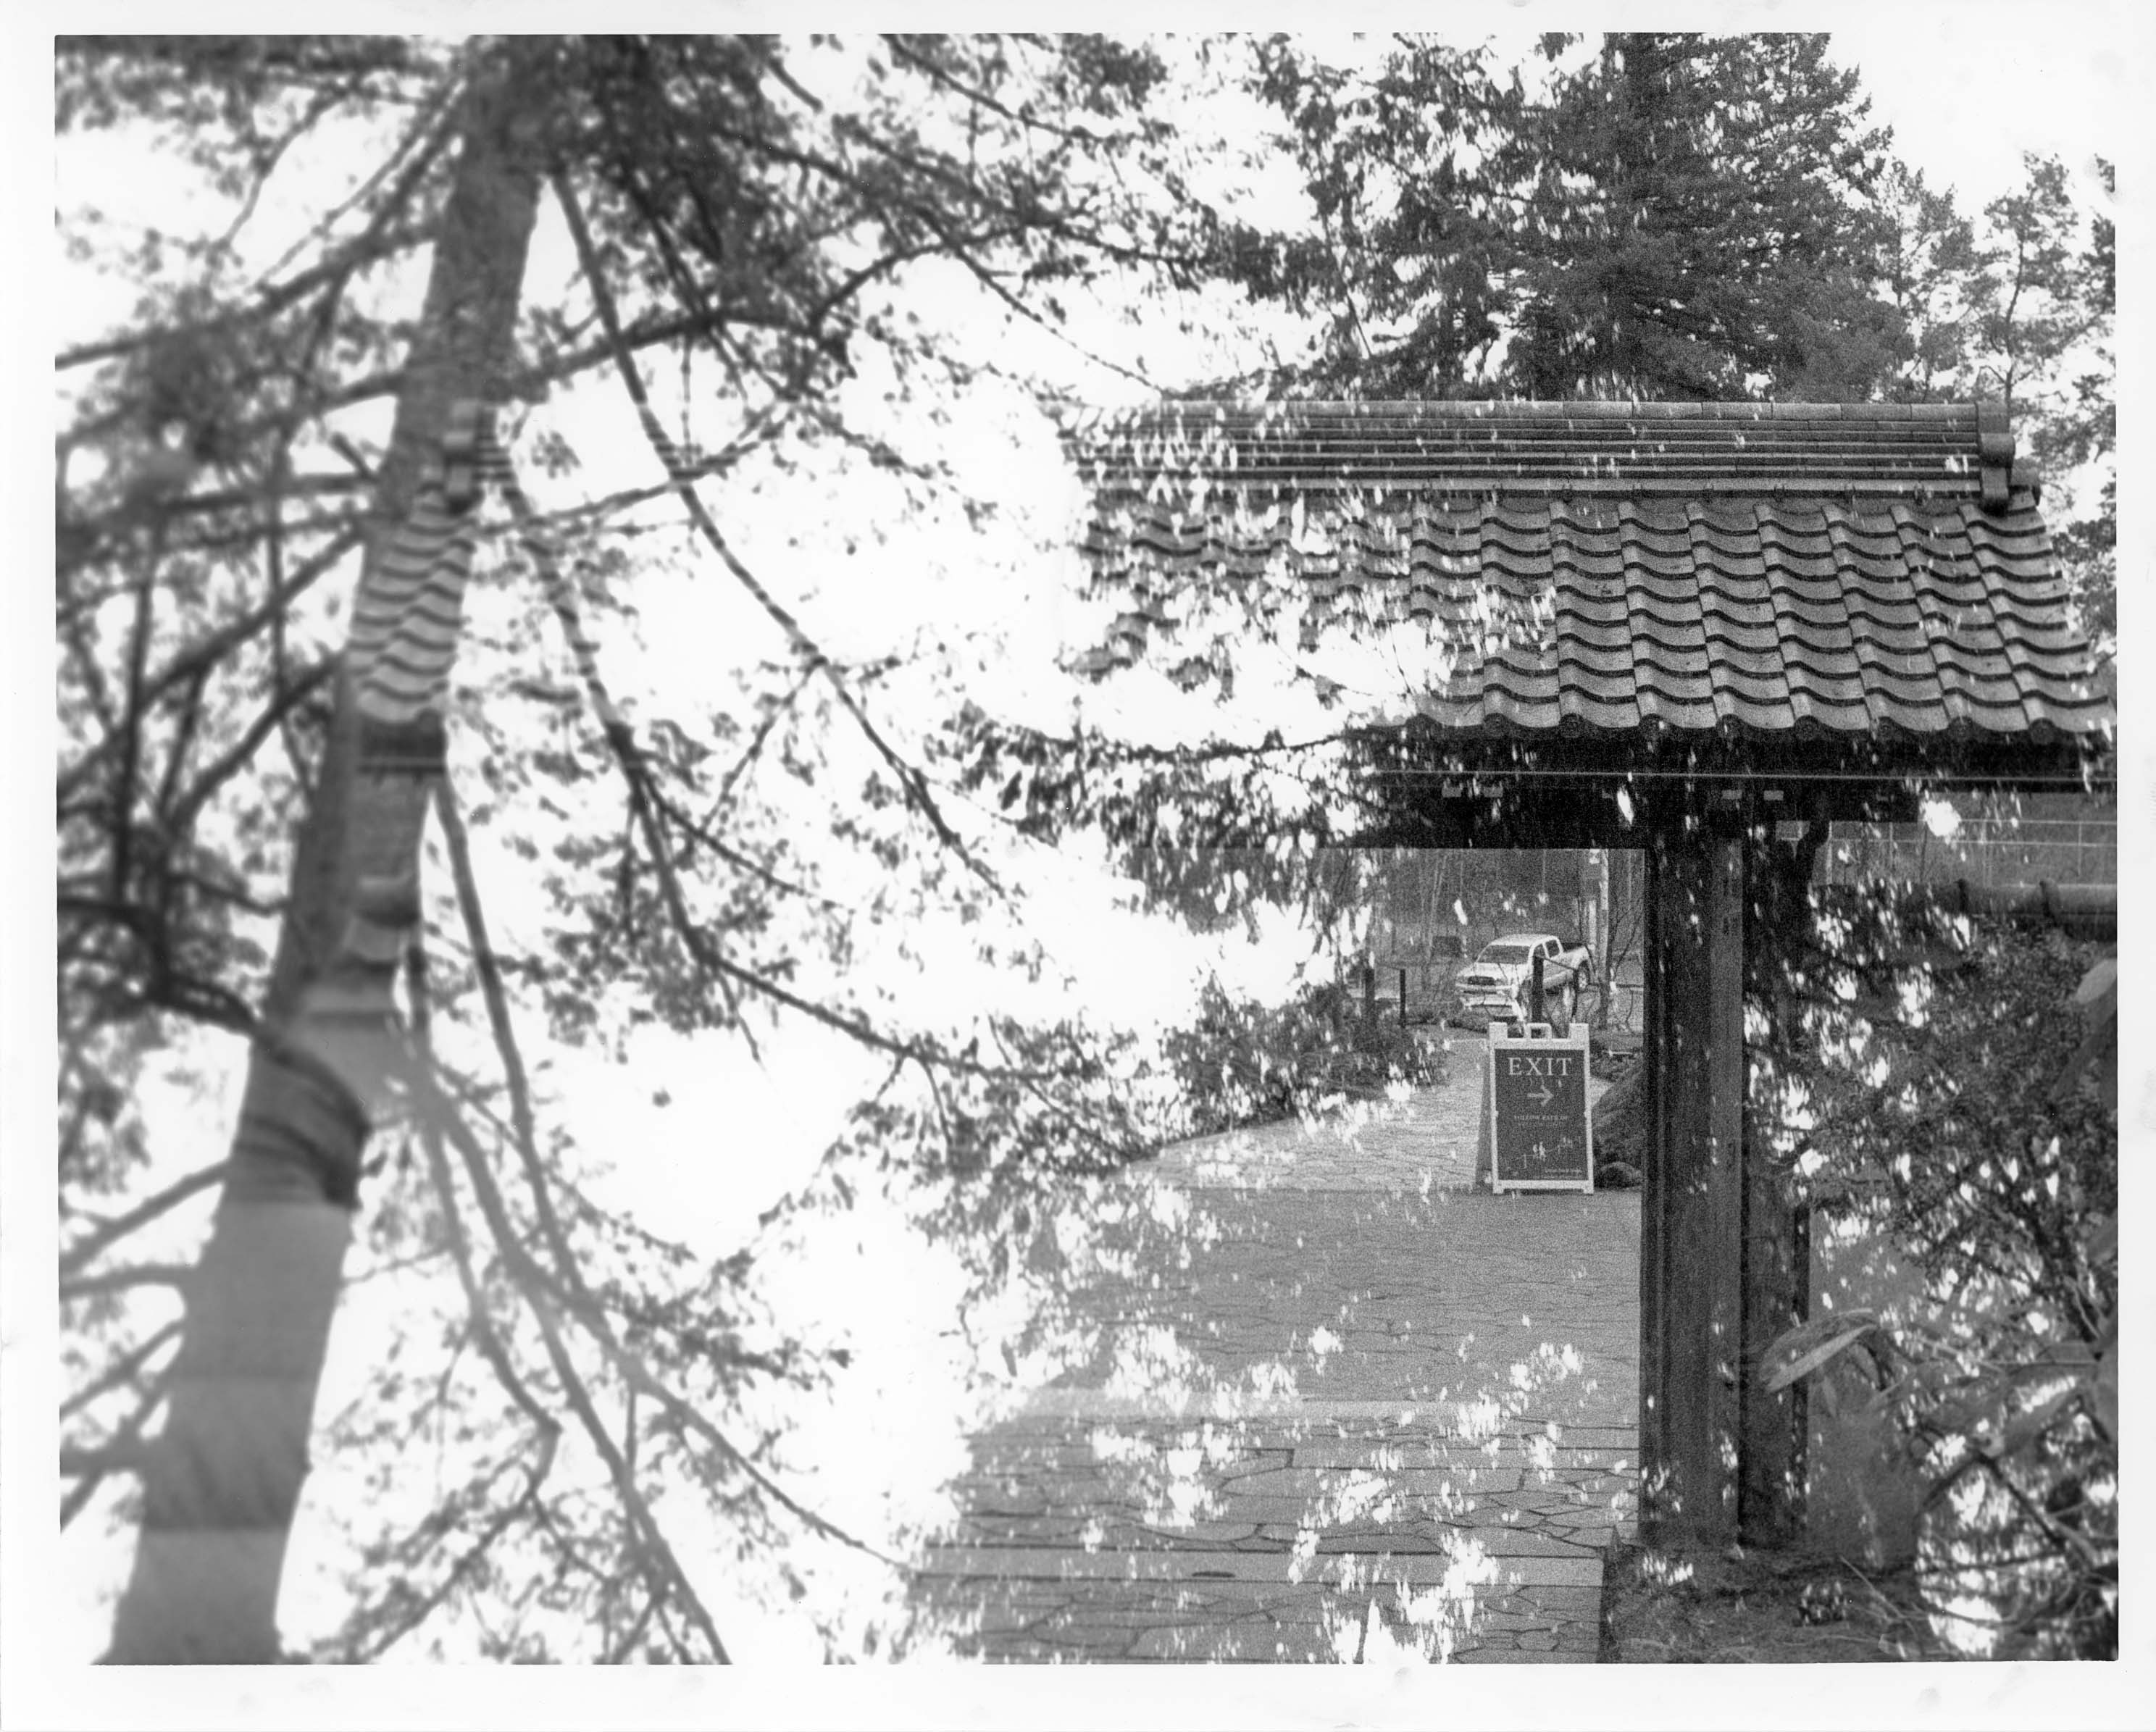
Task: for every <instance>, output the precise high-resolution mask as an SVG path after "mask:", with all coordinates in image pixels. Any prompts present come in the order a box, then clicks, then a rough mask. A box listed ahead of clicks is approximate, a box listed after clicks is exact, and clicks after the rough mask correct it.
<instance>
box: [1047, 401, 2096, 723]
mask: <svg viewBox="0 0 2156 1732" xmlns="http://www.w3.org/2000/svg"><path fill="white" fill-rule="evenodd" d="M1066 438H1067V440H1068V443H1069V444H1070V448H1071V450H1072V453H1073V454H1074V456H1075V458H1076V459H1077V460H1078V463H1079V465H1080V468H1081V472H1082V473H1083V474H1084V475H1085V477H1086V480H1087V482H1088V484H1090V485H1091V488H1092V490H1093V502H1094V510H1093V515H1092V518H1091V523H1090V525H1089V526H1088V530H1087V532H1086V539H1085V541H1084V544H1083V552H1084V554H1085V556H1086V560H1087V561H1088V563H1089V565H1090V566H1091V573H1092V579H1093V583H1094V586H1095V589H1096V592H1097V593H1099V594H1102V595H1105V596H1108V597H1113V598H1115V600H1116V602H1117V604H1118V605H1119V606H1120V607H1122V613H1121V616H1120V617H1118V619H1117V620H1116V625H1115V628H1114V629H1113V631H1112V633H1111V640H1110V642H1109V643H1107V644H1106V645H1105V646H1103V647H1102V648H1099V649H1097V650H1096V651H1095V652H1093V653H1091V655H1090V656H1089V657H1088V658H1086V663H1085V666H1086V669H1087V670H1088V671H1091V672H1093V673H1096V674H1105V673H1106V672H1109V671H1111V670H1112V669H1115V668H1116V667H1119V666H1127V665H1130V664H1132V663H1135V662H1137V661H1140V660H1144V661H1147V662H1148V663H1151V664H1158V665H1159V666H1161V667H1163V668H1164V669H1168V670H1169V671H1171V672H1172V673H1173V674H1174V675H1175V677H1176V678H1177V679H1178V682H1179V683H1181V684H1184V685H1185V686H1187V687H1195V686H1199V685H1202V684H1204V682H1205V681H1206V680H1208V679H1222V678H1225V679H1232V678H1233V669H1232V666H1231V665H1229V663H1230V662H1231V660H1232V656H1233V647H1232V644H1229V643H1225V642H1224V640H1222V639H1220V638H1217V637H1216V638H1214V641H1213V642H1212V643H1209V644H1208V643H1201V642H1199V641H1196V640H1197V638H1199V637H1200V636H1201V635H1202V633H1199V632H1197V631H1195V630H1193V631H1191V632H1189V633H1183V632H1182V631H1181V630H1180V629H1179V628H1183V627H1184V626H1186V625H1191V624H1192V623H1193V622H1194V621H1195V620H1196V619H1197V618H1198V617H1199V616H1201V615H1204V616H1207V617H1210V618H1213V619H1217V618H1218V617H1219V615H1218V613H1217V612H1212V613H1209V611H1208V610H1209V608H1212V607H1214V605H1215V604H1217V603H1219V602H1223V601H1225V600H1227V599H1228V598H1229V597H1236V598H1239V599H1240V601H1241V602H1243V603H1244V604H1245V605H1246V606H1248V605H1250V603H1251V602H1253V600H1254V598H1255V597H1257V596H1258V595H1259V594H1260V591H1261V590H1262V591H1265V592H1270V594H1271V595H1272V596H1273V597H1275V599H1274V600H1273V601H1272V602H1270V603H1267V604H1266V605H1265V612H1273V611H1274V609H1275V608H1276V607H1278V606H1279V605H1280V602H1281V598H1285V601H1286V605H1287V606H1288V607H1290V608H1291V609H1292V608H1293V607H1294V606H1295V605H1296V602H1297V601H1299V602H1300V605H1301V642H1302V643H1303V645H1304V647H1305V648H1315V647H1316V646H1317V644H1318V643H1319V642H1320V641H1321V640H1322V638H1324V637H1325V635H1326V633H1327V632H1328V630H1330V629H1332V628H1338V627H1345V628H1347V629H1349V630H1350V631H1351V632H1359V633H1363V634H1364V635H1365V636H1368V635H1372V634H1378V633H1382V634H1383V635H1384V636H1385V638H1386V641H1387V643H1388V644H1389V645H1394V646H1397V645H1399V644H1401V643H1406V644H1408V645H1409V646H1410V648H1411V649H1412V647H1413V646H1414V645H1415V644H1417V643H1422V642H1424V641H1425V640H1426V643H1427V662H1426V664H1424V663H1423V657H1422V655H1421V653H1420V652H1419V651H1414V652H1413V653H1411V655H1410V657H1409V663H1408V665H1409V666H1411V667H1413V668H1414V669H1415V671H1414V674H1412V676H1411V677H1412V679H1413V683H1414V686H1415V688H1416V689H1414V691H1413V692H1412V693H1410V694H1404V697H1406V698H1407V699H1409V701H1411V703H1412V706H1413V709H1414V711H1416V712H1418V713H1419V715H1421V716H1422V717H1423V718H1424V720H1426V721H1427V722H1428V723H1430V724H1433V725H1435V726H1436V727H1437V728H1438V729H1440V730H1443V731H1445V732H1447V733H1458V734H1473V735H1500V734H1512V735H1522V734H1524V735H1552V734H1555V735H1602V736H1609V735H1620V734H1628V733H1635V732H1638V731H1640V730H1647V731H1650V732H1659V730H1663V729H1667V730H1676V731H1677V732H1678V733H1679V734H1681V735H1692V736H1695V737H1697V735H1700V734H1702V733H1705V732H1719V733H1722V734H1735V735H1740V736H1745V737H1753V738H1755V739H1757V738H1758V737H1759V736H1772V737H1776V738H1780V739H1784V740H1804V739H1807V738H1820V737H1827V738H1833V737H1840V738H1843V739H1845V740H1846V739H1851V738H1854V737H1856V736H1859V735H1871V736H1872V737H1874V738H1884V739H1893V738H1897V737H1907V736H1918V737H1925V736H1936V737H1939V738H1943V739H1955V738H1962V737H1970V736H1974V737H1979V738H1983V739H1987V740H1992V741H1994V742H2000V743H2004V742H2005V741H2007V740H2010V739H2012V738H2014V737H2015V736H2030V737H2033V738H2035V739H2036V740H2049V741H2056V740H2059V739H2060V738H2061V736H2071V735H2092V734H2095V733H2097V732H2098V731H2100V730H2102V728H2103V727H2104V726H2105V725H2107V723H2108V721H2109V719H2110V714H2111V711H2110V706H2109V705H2108V703H2107V701H2106V699H2105V698H2104V696H2103V694H2102V693H2101V692H2100V691H2099V690H2098V689H2097V687H2096V685H2095V683H2094V681H2093V679H2092V658H2091V655H2090V651H2089V647H2088V644H2087V641H2086V639H2085V638H2083V636H2082V634H2081V633H2079V632H2077V631H2076V630H2075V629H2074V628H2073V627H2072V626H2071V624H2070V623H2069V620H2068V617H2067V612H2066V597H2067V591H2066V583H2065V582H2064V581H2063V579H2062V578H2061V576H2060V575H2059V573H2058V571H2057V568H2056V562H2055V561H2054V560H2053V558H2052V555H2051V543H2050V540H2049V537H2048V536H2047V535H2046V531H2045V528H2044V524H2043V521H2042V520H2041V518H2040V516H2039V515H2038V514H2037V510H2036V503H2035V494H2034V491H2033V490H2032V489H2030V487H2028V486H2027V485H2026V484H2025V482H2020V481H2017V479H2016V478H2015V476H2014V474H2013V469H2012V457H2013V447H2012V442H2011V439H2010V436H2009V435H2008V434H2007V433H2006V430H2005V426H2004V423H2003V418H1999V416H1998V414H1997V412H1995V411H1990V410H1982V411H1980V410H1979V409H1978V408H1976V407H1969V406H1965V405H1920V406H1909V405H1897V406H1886V405H1858V406H1845V405H1809V404H1806V405H1788V404H1777V405H1765V404H1695V403H1685V404H1668V403H1566V404H1550V403H1415V404H1409V403H1348V404H1336V403H1286V404H1278V405H1268V406H1264V407H1255V408H1254V407H1235V406H1229V405H1224V404H1210V403H1185V404H1179V405H1173V406H1169V407H1163V408H1158V409H1150V410H1145V411H1139V412H1134V413H1123V414H1120V415H1113V416H1108V415H1102V416H1096V417H1094V418H1091V419H1089V420H1086V421H1084V422H1081V423H1073V424H1072V425H1071V426H1070V428H1068V429H1067V431H1066ZM1403 633H1405V636H1404V637H1403ZM1224 658H1227V659H1225V660H1224Z"/></svg>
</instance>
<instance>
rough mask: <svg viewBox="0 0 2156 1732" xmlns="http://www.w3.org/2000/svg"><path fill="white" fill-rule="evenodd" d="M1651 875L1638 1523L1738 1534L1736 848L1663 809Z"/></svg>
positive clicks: (1730, 836)
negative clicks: (1648, 1122)
mask: <svg viewBox="0 0 2156 1732" xmlns="http://www.w3.org/2000/svg"><path fill="white" fill-rule="evenodd" d="M1653 822H1654V826H1655V835H1654V839H1653V842H1652V843H1651V844H1650V855H1649V867H1648V907H1649V928H1648V946H1647V952H1648V953H1647V966H1648V1004H1647V1022H1648V1029H1649V1034H1648V1040H1647V1053H1646V1058H1647V1063H1648V1065H1649V1076H1648V1096H1649V1099H1648V1109H1649V1113H1650V1124H1649V1127H1648V1137H1647V1149H1646V1160H1647V1166H1646V1170H1645V1173H1644V1175H1643V1178H1644V1181H1645V1189H1644V1194H1643V1196H1642V1197H1641V1202H1640V1214H1641V1222H1642V1242H1641V1258H1640V1408H1641V1412H1640V1465H1641V1468H1642V1480H1643V1483H1642V1487H1641V1494H1642V1509H1641V1518H1642V1527H1643V1530H1644V1531H1645V1535H1646V1537H1647V1538H1648V1539H1649V1540H1650V1542H1653V1543H1657V1544H1666V1543H1672V1542H1674V1543H1686V1544H1718V1543H1722V1542H1725V1541H1727V1540H1732V1539H1734V1538H1735V1537H1736V1535H1737V1524H1738V1463H1739V1460H1740V1455H1739V1450H1740V1437H1741V1423H1740V1421H1741V1410H1740V1405H1739V1389H1738V1380H1739V1369H1740V1366H1741V1363H1742V1355H1743V1222H1744V1197H1743V1158H1742V1157H1743V1125H1744V847H1743V839H1742V838H1741V836H1740V835H1738V834H1736V833H1727V834H1725V833H1720V832H1717V831H1712V830H1709V829H1707V828H1703V827H1702V823H1701V822H1700V821H1694V822H1692V824H1691V827H1690V828H1687V827H1686V818H1685V817H1684V816H1683V815H1682V814H1681V813H1679V812H1672V811H1671V810H1670V809H1669V808H1667V807H1664V808H1663V809H1661V810H1660V811H1658V812H1656V813H1655V816H1654V819H1653Z"/></svg>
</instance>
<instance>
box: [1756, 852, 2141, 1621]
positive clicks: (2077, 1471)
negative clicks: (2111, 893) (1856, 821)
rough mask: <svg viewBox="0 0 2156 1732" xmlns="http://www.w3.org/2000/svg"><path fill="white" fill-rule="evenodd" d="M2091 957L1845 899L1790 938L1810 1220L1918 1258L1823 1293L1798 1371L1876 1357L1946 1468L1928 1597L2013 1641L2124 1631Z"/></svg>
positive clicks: (1936, 1469) (2112, 1152)
mask: <svg viewBox="0 0 2156 1732" xmlns="http://www.w3.org/2000/svg"><path fill="white" fill-rule="evenodd" d="M2095 961H2096V957H2095V953H2094V947H2093V946H2091V945H2087V944H2084V943H2075V942H2071V941H2069V940H2066V939H2064V938H2063V937H2061V936H2060V935H2057V934H2051V935H2039V936H2030V935H2025V934H2020V933H2017V932H2015V931H2014V930H2011V929H2005V928H2002V929H1996V930H1983V929H1975V928H1972V927H1971V926H1970V925H1969V923H1968V922H1967V921H1965V920H1958V919H1957V920H1945V919H1942V918H1941V917H1939V916H1938V915H1933V914H1929V913H1927V912H1925V911H1924V910H1922V908H1921V907H1904V906H1901V905H1898V904H1897V901H1896V900H1895V899H1893V898H1892V897H1891V896H1888V895H1886V894H1879V893H1874V894H1867V895H1865V896H1863V897H1861V898H1859V897H1850V898H1845V899H1841V900H1840V902H1839V903H1837V904H1834V905H1831V906H1830V907H1828V908H1826V909H1825V910H1822V911H1821V914H1820V920H1819V925H1818V930H1817V933H1816V934H1815V939H1814V943H1813V946H1812V948H1811V949H1810V950H1809V953H1808V954H1804V955H1800V956H1796V957H1794V958H1793V975H1792V978H1793V981H1794V983H1795V986H1796V990H1797V996H1798V999H1799V1004H1800V1006H1801V1010H1800V1017H1799V1020H1800V1023H1801V1027H1802V1029H1803V1034H1802V1038H1801V1041H1800V1042H1799V1043H1798V1044H1797V1045H1796V1046H1795V1047H1794V1048H1793V1049H1792V1048H1784V1049H1783V1050H1782V1053H1781V1061H1782V1062H1781V1063H1779V1065H1778V1066H1777V1068H1776V1069H1775V1071H1774V1075H1773V1078H1772V1079H1771V1081H1770V1082H1769V1083H1768V1084H1767V1086H1768V1088H1769V1089H1773V1090H1774V1091H1777V1092H1779V1091H1784V1090H1790V1091H1793V1093H1792V1095H1791V1097H1790V1098H1792V1099H1794V1101H1795V1102H1796V1103H1798V1104H1797V1106H1796V1109H1795V1110H1794V1113H1793V1114H1792V1115H1791V1116H1790V1118H1789V1121H1788V1124H1789V1126H1790V1127H1791V1128H1790V1129H1789V1131H1788V1134H1787V1135H1785V1136H1784V1138H1783V1143H1784V1147H1783V1150H1782V1154H1783V1156H1784V1158H1785V1159H1789V1161H1792V1163H1793V1167H1792V1176H1793V1181H1794V1184H1795V1186H1796V1189H1797V1194H1798V1195H1799V1196H1800V1197H1803V1198H1804V1201H1805V1202H1808V1203H1809V1205H1810V1207H1812V1209H1813V1210H1814V1212H1815V1216H1816V1217H1817V1218H1818V1222H1819V1226H1818V1227H1816V1228H1815V1231H1819V1232H1834V1231H1837V1230H1839V1231H1842V1232H1854V1233H1856V1234H1859V1235H1864V1236H1869V1237H1871V1238H1874V1239H1876V1241H1878V1242H1880V1243H1886V1244H1891V1245H1892V1248H1894V1251H1895V1253H1897V1255H1898V1256H1899V1257H1901V1258H1905V1259H1906V1260H1907V1263H1909V1265H1910V1266H1911V1267H1912V1268H1913V1269H1914V1270H1915V1271H1917V1275H1918V1277H1919V1279H1918V1282H1917V1290H1916V1291H1915V1292H1914V1293H1913V1294H1912V1295H1910V1296H1909V1297H1907V1299H1902V1300H1900V1301H1897V1303H1895V1304H1891V1305H1889V1306H1887V1307H1886V1308H1885V1309H1884V1310H1883V1311H1882V1310H1881V1309H1878V1308H1876V1307H1875V1308H1868V1309H1861V1310H1856V1311H1852V1310H1850V1309H1847V1308H1840V1309H1820V1310H1819V1311H1817V1312H1815V1315H1814V1317H1813V1318H1812V1319H1811V1321H1810V1323H1809V1325H1806V1326H1805V1327H1804V1329H1802V1330H1798V1331H1796V1332H1794V1335H1792V1336H1791V1337H1789V1338H1787V1339H1786V1340H1784V1342H1782V1343H1779V1344H1778V1345H1777V1348H1776V1350H1774V1353H1773V1354H1772V1355H1770V1357H1773V1358H1774V1359H1775V1360H1777V1362H1778V1363H1779V1364H1780V1365H1781V1366H1783V1370H1782V1371H1781V1373H1780V1377H1779V1381H1785V1382H1786V1381H1795V1380H1796V1379H1797V1378H1799V1377H1800V1376H1806V1375H1809V1374H1810V1373H1812V1372H1815V1371H1818V1370H1820V1368H1822V1367H1823V1366H1825V1365H1826V1364H1827V1363H1829V1362H1830V1360H1831V1359H1832V1358H1833V1357H1834V1356H1835V1355H1838V1354H1841V1353H1856V1354H1859V1355H1862V1356H1863V1357H1864V1358H1865V1359H1866V1360H1867V1361H1868V1363H1869V1365H1870V1367H1871V1371H1872V1375H1873V1383H1874V1387H1875V1389H1876V1395H1875V1396H1873V1397H1872V1401H1873V1403H1874V1405H1875V1407H1877V1408H1878V1409H1879V1410H1881V1411H1882V1412H1886V1413H1887V1414H1888V1415H1890V1416H1891V1417H1892V1421H1893V1422H1894V1424H1895V1427H1897V1431H1898V1432H1899V1434H1900V1435H1901V1437H1902V1439H1903V1440H1904V1444H1905V1447H1906V1449H1907V1454H1908V1458H1909V1468H1910V1471H1912V1472H1913V1473H1916V1474H1917V1475H1918V1476H1919V1477H1920V1478H1921V1479H1922V1482H1923V1483H1924V1484H1925V1485H1926V1487H1927V1490H1926V1494H1925V1497H1924V1501H1923V1508H1924V1529H1923V1533H1922V1552H1921V1555H1920V1562H1921V1565H1922V1569H1923V1571H1924V1580H1925V1585H1926V1588H1927V1592H1928V1596H1929V1598H1930V1600H1931V1602H1932V1603H1933V1605H1934V1606H1935V1607H1937V1608H1938V1611H1939V1612H1940V1614H1941V1615H1942V1616H1943V1617H1948V1618H1951V1617H1967V1616H1968V1615H1969V1613H1968V1608H1967V1606H1966V1604H1965V1603H1964V1602H1965V1601H1967V1600H1968V1599H1969V1598H1970V1597H1971V1596H1974V1598H1975V1599H1976V1600H1977V1601H1979V1603H1981V1604H1983V1605H1985V1606H1989V1607H1990V1608H1991V1611H1990V1612H1989V1614H1987V1615H1986V1616H1988V1617H1989V1619H1990V1620H1992V1621H1993V1627H1991V1628H1990V1629H1989V1630H1988V1631H1987V1632H1986V1634H1987V1636H1988V1637H1989V1643H1990V1645H1991V1646H1992V1647H1993V1651H1994V1653H1998V1654H1999V1655H2002V1656H2004V1657H2010V1658H2112V1657H2115V1656H2116V1654H2117V1604H2118V1576H2117V1570H2118V1524H2117V1496H2118V1444H2117V1427H2118V1408H2117V1347H2118V1271H2117V1230H2116V1227H2115V1222H2116V1218H2117V1184H2118V1113H2117V1097H2116V1088H2115V1078H2113V1079H2112V1082H2111V1083H2110V1084H2107V1083H2106V1081H2105V1079H2103V1077H2102V1074H2101V1070H2100V1068H2096V1067H2092V1066H2091V1065H2090V1064H2089V1063H2087V1056H2088V1042H2089V1038H2090V1034H2091V1030H2090V1029H2089V1028H2088V1027H2086V1026H2085V1022H2084V1017H2082V1015H2079V1014H2076V1002H2077V1000H2078V999H2079V998H2081V997H2087V995H2085V994H2081V993H2079V992H2077V988H2078V987H2079V986H2081V984H2082V981H2084V979H2085V978H2087V976H2088V975H2089V973H2090V971H2091V970H2092V966H2094V964H2095ZM2093 1008H2094V1007H2092V1009H2093ZM1792 1051H1794V1053H1796V1054H1799V1055H1800V1056H1798V1057H1796V1058H1794V1062H1792V1059H1791V1053H1792Z"/></svg>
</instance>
